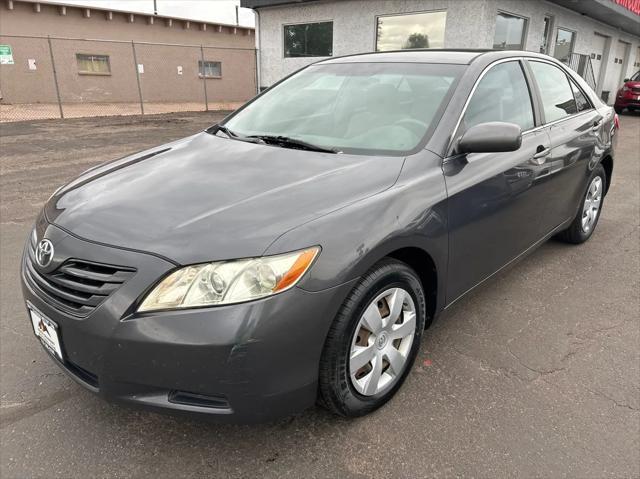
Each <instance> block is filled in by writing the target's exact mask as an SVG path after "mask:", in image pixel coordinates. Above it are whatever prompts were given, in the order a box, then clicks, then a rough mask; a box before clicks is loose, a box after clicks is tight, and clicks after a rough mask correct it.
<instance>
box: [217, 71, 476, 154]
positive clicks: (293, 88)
mask: <svg viewBox="0 0 640 479" xmlns="http://www.w3.org/2000/svg"><path fill="white" fill-rule="evenodd" d="M465 68H466V66H464V65H448V64H426V63H335V64H320V65H313V66H310V67H308V68H306V69H304V70H302V71H301V72H299V73H297V74H295V75H293V76H292V77H290V78H288V79H286V80H285V81H283V82H282V83H280V84H278V85H276V86H274V87H272V88H271V89H269V90H268V91H267V92H266V93H264V94H263V95H262V96H261V97H259V98H257V99H256V100H255V101H254V102H252V103H250V104H249V105H248V106H246V107H245V108H244V109H242V110H240V111H239V112H238V113H237V114H236V115H234V116H233V117H232V118H231V119H229V121H227V122H226V123H225V125H224V126H225V127H227V128H228V129H229V130H231V131H233V132H234V133H235V134H237V135H242V136H255V135H259V136H286V137H289V138H294V139H297V140H301V141H305V142H307V143H312V144H314V145H318V146H321V147H324V148H334V149H337V150H340V151H343V152H345V153H353V154H401V153H407V152H410V151H412V150H413V149H414V148H416V147H417V146H418V145H419V144H420V142H421V141H423V140H425V139H426V138H427V137H428V134H429V132H431V131H432V127H435V125H436V124H437V122H438V120H439V118H440V116H441V114H442V109H443V104H445V100H446V99H447V98H448V97H449V95H450V94H451V92H452V90H453V88H454V87H455V84H456V81H457V79H458V78H459V76H460V74H461V73H462V72H463V71H464V70H465Z"/></svg>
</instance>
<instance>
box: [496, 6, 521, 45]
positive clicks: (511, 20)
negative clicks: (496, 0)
mask: <svg viewBox="0 0 640 479" xmlns="http://www.w3.org/2000/svg"><path fill="white" fill-rule="evenodd" d="M526 30H527V19H526V18H522V17H518V16H516V15H511V14H509V13H503V12H499V13H498V16H497V17H496V31H495V34H494V37H493V48H494V49H496V50H522V49H523V48H524V36H525V32H526Z"/></svg>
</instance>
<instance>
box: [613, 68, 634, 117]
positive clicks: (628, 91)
mask: <svg viewBox="0 0 640 479" xmlns="http://www.w3.org/2000/svg"><path fill="white" fill-rule="evenodd" d="M613 107H614V108H615V110H616V113H618V114H620V113H622V111H623V110H624V109H625V108H628V109H629V110H636V109H637V110H640V71H638V72H636V73H635V74H634V75H633V76H632V77H631V78H626V79H625V80H624V85H622V88H620V89H619V90H618V94H617V95H616V102H615V104H614V105H613Z"/></svg>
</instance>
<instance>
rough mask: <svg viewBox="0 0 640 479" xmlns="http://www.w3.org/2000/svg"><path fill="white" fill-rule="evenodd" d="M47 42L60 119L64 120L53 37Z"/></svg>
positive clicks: (48, 37) (48, 38)
mask: <svg viewBox="0 0 640 479" xmlns="http://www.w3.org/2000/svg"><path fill="white" fill-rule="evenodd" d="M47 42H48V43H49V55H50V56H51V68H52V70H53V82H54V83H55V85H56V97H57V98H58V109H59V110H60V118H62V119H64V112H63V111H62V101H60V88H58V72H57V71H56V61H55V60H54V58H53V47H52V46H51V37H50V36H49V35H47Z"/></svg>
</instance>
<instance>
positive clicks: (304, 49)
mask: <svg viewBox="0 0 640 479" xmlns="http://www.w3.org/2000/svg"><path fill="white" fill-rule="evenodd" d="M332 55H333V22H318V23H300V24H297V25H285V26H284V56H285V58H292V57H330V56H332Z"/></svg>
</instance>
